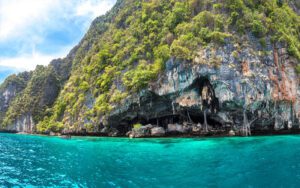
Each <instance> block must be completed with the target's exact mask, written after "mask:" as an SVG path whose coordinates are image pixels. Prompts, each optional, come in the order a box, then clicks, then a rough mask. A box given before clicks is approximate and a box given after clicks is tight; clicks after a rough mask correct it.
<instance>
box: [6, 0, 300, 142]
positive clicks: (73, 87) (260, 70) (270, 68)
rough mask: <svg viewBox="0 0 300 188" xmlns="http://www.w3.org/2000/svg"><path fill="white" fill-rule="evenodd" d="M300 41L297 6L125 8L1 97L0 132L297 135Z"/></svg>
mask: <svg viewBox="0 0 300 188" xmlns="http://www.w3.org/2000/svg"><path fill="white" fill-rule="evenodd" d="M291 23H293V24H291ZM299 33H300V16H299V4H298V2H297V1H289V2H287V1H279V0H267V1H256V0H253V1H246V0H242V1H241V0H229V1H223V0H216V1H209V0H188V1H181V0H175V1H172V2H170V1H166V0H162V1H156V0H149V1H145V2H142V1H137V0H126V1H124V0H119V1H117V3H116V5H115V6H114V8H113V9H112V10H111V11H109V12H108V13H107V14H106V15H104V16H101V17H99V18H97V19H95V21H94V22H93V23H92V25H91V27H90V29H89V31H88V32H87V34H86V35H85V37H84V38H83V39H82V41H81V42H80V43H79V44H78V45H77V46H76V47H75V48H74V49H73V50H72V51H71V52H70V54H69V55H68V56H67V57H66V58H64V59H58V60H54V61H53V62H51V63H50V65H49V66H47V67H41V66H39V67H37V69H36V70H35V71H33V72H32V73H31V76H30V77H29V78H28V79H27V81H26V82H24V85H23V87H22V88H21V89H17V92H15V91H13V90H14V89H9V90H10V92H5V91H6V90H0V94H1V92H2V96H3V97H4V98H3V101H4V102H2V103H1V102H0V109H4V110H2V111H3V112H4V113H2V115H1V116H2V119H1V118H0V124H1V125H2V127H3V128H4V129H7V130H11V131H24V132H34V133H36V132H39V133H50V132H57V133H64V134H94V135H109V136H124V135H126V134H127V135H129V136H132V137H143V136H151V135H152V136H163V135H172V134H177V133H180V134H186V135H202V134H205V135H206V134H219V133H220V134H231V135H234V134H239V135H250V134H258V133H272V132H280V131H281V132H286V131H291V132H299V131H300V129H299V116H300V114H299V113H300V101H299V100H300V89H299V88H300V87H299V83H300V82H299V74H300V62H299V60H300V38H299V36H300V35H299ZM2 88H10V87H9V86H7V85H5V86H2ZM12 93H14V94H12ZM8 95H9V96H10V97H5V96H8ZM0 97H1V96H0ZM7 98H9V100H7Z"/></svg>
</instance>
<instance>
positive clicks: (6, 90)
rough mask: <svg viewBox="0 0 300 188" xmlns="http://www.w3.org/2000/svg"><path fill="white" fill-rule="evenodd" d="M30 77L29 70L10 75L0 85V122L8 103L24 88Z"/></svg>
mask: <svg viewBox="0 0 300 188" xmlns="http://www.w3.org/2000/svg"><path fill="white" fill-rule="evenodd" d="M30 78H31V73H30V72H24V73H20V74H18V75H12V76H10V77H8V78H7V79H6V80H5V82H4V83H3V84H2V85H1V86H0V124H1V123H2V121H3V118H4V117H5V114H6V112H7V110H8V108H9V105H10V104H11V102H12V101H13V100H14V99H15V98H16V96H17V95H18V94H19V93H21V92H22V91H23V90H24V89H25V87H26V85H27V83H28V81H29V80H30Z"/></svg>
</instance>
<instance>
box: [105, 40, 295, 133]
mask: <svg viewBox="0 0 300 188" xmlns="http://www.w3.org/2000/svg"><path fill="white" fill-rule="evenodd" d="M212 49H213V48H212V47H211V48H206V49H200V50H199V54H198V57H197V58H196V59H195V61H194V62H193V63H191V62H182V61H180V60H176V59H170V60H169V61H168V62H167V64H166V71H165V72H164V74H162V75H160V77H159V79H158V81H157V82H155V83H152V84H151V87H150V88H149V89H148V90H145V91H143V92H141V93H139V94H138V95H136V96H134V97H132V98H130V99H127V101H126V103H125V105H124V106H120V107H118V108H117V110H115V111H113V112H112V113H111V116H110V118H109V121H108V124H110V125H119V124H122V125H126V124H127V125H128V126H129V125H130V124H131V123H133V122H134V121H137V119H138V121H139V122H141V123H144V124H147V123H156V124H158V125H159V126H161V127H165V128H167V131H168V132H173V133H174V132H177V133H184V132H185V130H184V128H183V126H182V124H183V122H190V123H194V124H195V126H194V127H193V128H191V129H193V130H194V131H195V132H197V131H199V130H200V129H202V130H203V129H205V124H206V125H208V127H210V128H212V129H215V130H218V129H222V130H227V129H230V128H232V129H234V130H241V131H240V132H241V134H244V132H243V130H244V126H248V128H249V129H247V130H249V131H252V132H256V131H258V132H263V131H274V130H281V129H286V128H288V127H289V128H290V129H299V123H300V122H299V117H300V100H299V99H300V95H299V94H300V88H299V77H298V76H297V74H296V72H295V69H294V67H295V65H296V64H297V60H295V59H294V58H292V57H290V56H289V55H288V54H287V53H286V50H285V48H283V47H278V48H277V47H276V48H274V47H273V46H269V50H270V52H272V53H271V54H270V55H261V54H259V53H257V52H258V51H259V49H255V47H253V46H251V45H249V44H248V45H246V44H245V45H244V46H243V47H242V50H240V51H239V52H238V55H236V54H235V55H234V52H235V51H236V50H237V48H236V47H235V46H234V45H230V44H228V45H227V46H224V47H222V48H217V49H214V50H212ZM212 59H220V62H219V64H217V65H215V66H212V65H211V63H209V64H207V63H206V62H210V61H212ZM173 122H177V123H179V124H176V123H175V124H173ZM197 123H200V125H203V126H202V127H201V128H200V127H199V128H198V129H199V130H198V129H197V126H196V125H197ZM196 129H197V130H196ZM245 130H246V129H245ZM245 134H246V133H245Z"/></svg>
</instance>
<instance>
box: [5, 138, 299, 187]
mask: <svg viewBox="0 0 300 188" xmlns="http://www.w3.org/2000/svg"><path fill="white" fill-rule="evenodd" d="M299 162H300V136H273V137H249V138H195V139H191V138H190V139H182V138H174V139H170V138H165V139H135V140H130V139H125V138H82V137H77V138H73V139H71V140H64V139H60V138H53V137H42V136H25V135H12V134H0V187H12V186H16V187H34V186H37V187H41V186H45V187H130V188H131V187H132V188H134V187H143V188H144V187H180V188H181V187H299V186H300V163H299Z"/></svg>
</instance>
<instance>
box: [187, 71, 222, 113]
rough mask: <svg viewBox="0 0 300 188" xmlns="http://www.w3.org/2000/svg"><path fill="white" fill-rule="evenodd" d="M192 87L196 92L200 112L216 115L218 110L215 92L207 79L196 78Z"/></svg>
mask: <svg viewBox="0 0 300 188" xmlns="http://www.w3.org/2000/svg"><path fill="white" fill-rule="evenodd" d="M192 87H193V88H195V89H196V90H197V93H198V94H199V98H200V101H201V105H202V109H201V110H202V111H204V110H207V111H209V112H210V113H216V112H217V111H218V110H219V100H218V98H217V97H216V95H215V90H214V88H213V86H212V85H211V83H210V81H209V79H208V78H207V77H199V78H197V79H196V80H195V81H194V83H193V84H192Z"/></svg>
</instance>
